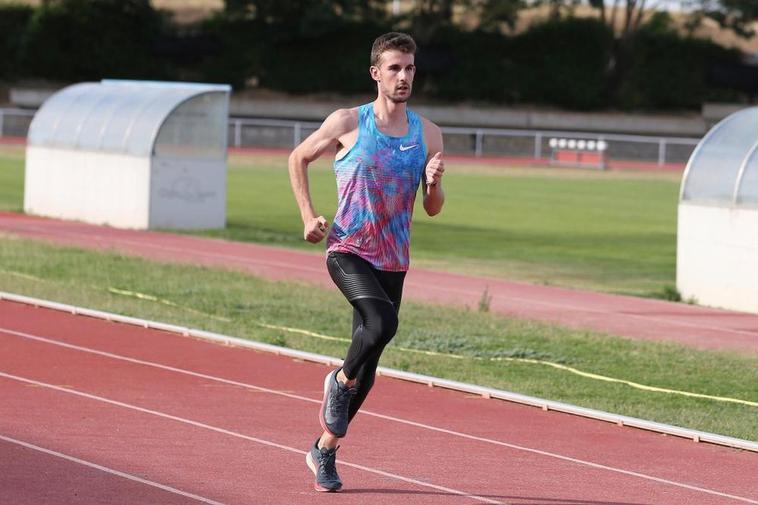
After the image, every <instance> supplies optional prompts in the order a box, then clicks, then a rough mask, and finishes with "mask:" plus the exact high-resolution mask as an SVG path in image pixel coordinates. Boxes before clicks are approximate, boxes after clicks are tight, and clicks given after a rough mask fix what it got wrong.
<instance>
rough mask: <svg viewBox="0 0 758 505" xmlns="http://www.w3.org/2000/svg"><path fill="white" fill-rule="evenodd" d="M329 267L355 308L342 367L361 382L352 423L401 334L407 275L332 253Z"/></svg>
mask: <svg viewBox="0 0 758 505" xmlns="http://www.w3.org/2000/svg"><path fill="white" fill-rule="evenodd" d="M326 266H327V269H328V270H329V275H331V277H332V280H333V281H334V283H335V284H336V285H337V287H338V288H339V289H340V291H342V294H343V295H345V298H347V301H348V302H350V305H352V306H353V339H352V343H351V344H350V347H349V348H348V350H347V356H346V357H345V363H344V364H343V366H342V369H343V371H344V372H345V375H346V376H347V378H348V379H350V380H352V379H357V381H358V394H357V395H356V396H354V397H353V399H352V400H351V401H350V420H352V419H353V417H354V416H355V414H356V413H357V412H358V409H360V407H361V405H362V404H363V401H364V400H365V399H366V396H368V393H369V391H370V390H371V386H373V385H374V376H375V374H376V368H377V366H378V365H379V357H380V356H381V355H382V351H383V350H384V346H386V345H387V344H388V343H389V341H390V340H392V337H394V336H395V332H396V331H397V322H398V321H397V314H398V311H399V310H400V299H401V298H402V294H403V281H404V280H405V272H387V271H383V270H377V269H376V268H374V267H373V266H372V265H371V264H370V263H369V262H367V261H366V260H364V259H363V258H361V257H359V256H356V255H354V254H348V253H336V252H332V253H329V255H328V256H327V259H326Z"/></svg>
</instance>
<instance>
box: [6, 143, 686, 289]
mask: <svg viewBox="0 0 758 505" xmlns="http://www.w3.org/2000/svg"><path fill="white" fill-rule="evenodd" d="M13 149H15V151H12V150H13ZM19 153H21V155H19ZM22 154H23V151H20V150H19V149H18V147H6V148H4V149H3V150H0V209H5V210H20V209H21V208H22V199H23V195H22V193H23V156H22ZM229 165H230V169H229V181H228V205H227V207H228V211H227V219H228V226H227V228H226V229H224V230H216V231H207V232H202V234H205V235H209V236H216V237H224V238H227V239H231V240H240V241H251V242H261V243H266V244H272V245H278V246H285V247H292V248H297V249H306V250H310V251H314V252H316V251H321V250H322V246H315V247H314V246H312V245H309V244H307V243H305V242H304V241H303V240H302V227H301V225H300V217H299V213H298V210H297V207H296V205H295V202H294V198H293V197H292V194H291V190H290V187H289V180H288V176H287V170H286V157H285V156H283V155H244V156H241V155H233V156H231V158H230V164H229ZM445 189H446V193H447V203H446V205H445V209H444V211H443V213H442V214H441V215H440V216H438V217H435V218H434V219H431V218H428V217H427V216H426V215H425V214H424V212H423V210H422V209H420V208H417V210H416V217H415V221H414V224H413V246H412V256H413V264H414V265H415V266H423V267H428V268H434V269H438V270H448V271H456V272H461V273H469V274H479V275H486V276H497V277H501V278H507V279H512V280H521V281H527V282H533V283H540V284H554V285H560V286H570V287H577V288H584V289H592V290H598V291H606V292H615V293H624V294H632V295H638V296H656V297H666V296H667V293H668V294H670V293H671V292H672V289H673V285H674V284H675V261H676V205H677V194H678V189H679V175H677V174H671V173H655V174H650V173H631V172H623V173H622V172H597V171H593V170H577V169H550V168H520V169H513V168H507V167H498V166H492V165H475V164H468V165H465V164H461V163H456V162H452V161H451V162H448V169H447V174H446V176H445ZM311 190H312V193H313V198H314V202H315V205H316V209H317V210H318V211H319V212H322V213H324V215H325V216H327V219H330V220H331V218H332V216H333V212H334V210H335V206H336V194H335V182H334V176H333V174H332V173H331V168H330V163H329V162H327V161H323V160H322V161H319V162H318V163H316V164H314V166H313V169H312V170H311Z"/></svg>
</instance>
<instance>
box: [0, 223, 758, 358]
mask: <svg viewBox="0 0 758 505" xmlns="http://www.w3.org/2000/svg"><path fill="white" fill-rule="evenodd" d="M3 232H5V233H10V234H13V235H16V236H20V237H25V238H30V239H37V240H45V241H49V242H54V243H57V244H64V245H75V246H79V247H87V248H94V249H101V250H116V251H119V252H121V253H125V254H132V255H139V256H144V257H148V258H152V259H158V260H161V261H172V262H182V263H188V264H201V265H207V266H223V267H227V268H234V269H237V270H240V271H244V272H248V273H252V274H254V275H259V276H262V277H266V278H269V279H275V280H278V279H297V280H303V281H307V282H313V283H316V284H320V285H322V286H326V287H329V288H331V289H334V284H333V283H332V281H331V280H330V279H329V276H328V274H327V272H326V267H325V265H324V259H323V253H320V251H322V248H318V247H314V253H306V252H300V251H294V250H290V249H282V248H276V247H268V246H262V245H257V244H248V243H240V242H230V241H225V240H217V239H207V238H200V237H193V236H187V235H174V234H170V233H158V232H151V231H134V230H119V229H115V228H108V227H103V226H94V225H89V224H84V223H78V222H72V221H62V220H54V219H44V218H39V217H32V216H27V215H23V214H14V213H7V212H5V213H4V212H0V233H3ZM315 251H319V252H315ZM485 289H486V290H487V292H488V293H489V295H490V296H491V303H490V309H491V310H492V311H493V312H499V313H502V314H507V315H510V316H515V317H519V318H525V319H533V320H540V321H548V322H552V323H557V324H561V325H564V326H569V327H572V328H579V329H590V330H595V331H603V332H608V333H611V334H615V335H622V336H626V337H631V338H637V339H644V340H655V341H660V340H668V341H673V342H678V343H681V344H685V345H689V346H693V347H697V348H701V349H720V350H733V351H740V352H750V353H758V314H747V313H742V312H734V311H728V310H719V309H711V308H707V307H697V306H691V305H686V304H683V303H672V302H665V301H662V300H651V299H644V298H637V297H631V296H619V295H609V294H604V293H596V292H590V291H581V290H576V289H566V288H556V287H550V286H538V285H531V284H524V283H517V282H509V281H505V280H499V279H488V278H484V277H473V276H464V275H456V274H451V273H444V272H435V271H431V270H424V269H420V268H411V270H410V272H409V274H408V277H407V280H406V283H405V290H404V296H405V297H406V298H413V299H416V300H421V301H426V302H434V303H444V304H454V305H467V306H469V307H476V306H477V304H478V302H479V300H480V299H481V296H482V293H483V292H484V290H485Z"/></svg>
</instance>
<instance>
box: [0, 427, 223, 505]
mask: <svg viewBox="0 0 758 505" xmlns="http://www.w3.org/2000/svg"><path fill="white" fill-rule="evenodd" d="M0 440H4V441H6V442H9V443H11V444H16V445H20V446H23V447H26V448H27V449H32V450H35V451H39V452H43V453H45V454H49V455H51V456H55V457H58V458H61V459H65V460H67V461H72V462H74V463H78V464H80V465H84V466H88V467H90V468H94V469H96V470H100V471H101V472H105V473H109V474H111V475H116V476H118V477H123V478H124V479H129V480H133V481H135V482H139V483H140V484H147V485H148V486H153V487H157V488H158V489H162V490H164V491H168V492H169V493H174V494H178V495H181V496H184V497H186V498H192V499H193V500H197V501H199V502H202V503H209V504H211V505H224V504H223V503H221V502H217V501H214V500H211V499H210V498H204V497H202V496H198V495H196V494H192V493H188V492H186V491H182V490H181V489H176V488H175V487H171V486H166V485H164V484H160V483H158V482H154V481H152V480H147V479H143V478H141V477H137V476H136V475H131V474H128V473H124V472H119V471H118V470H114V469H113V468H108V467H107V466H102V465H98V464H97V463H92V462H91V461H85V460H83V459H79V458H75V457H74V456H69V455H68V454H63V453H61V452H57V451H52V450H50V449H45V448H44V447H40V446H38V445H34V444H30V443H29V442H24V441H22V440H17V439H15V438H11V437H6V436H4V435H0Z"/></svg>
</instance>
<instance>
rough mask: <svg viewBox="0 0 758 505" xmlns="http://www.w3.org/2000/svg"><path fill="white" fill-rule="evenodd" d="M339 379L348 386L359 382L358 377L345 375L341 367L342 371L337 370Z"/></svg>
mask: <svg viewBox="0 0 758 505" xmlns="http://www.w3.org/2000/svg"><path fill="white" fill-rule="evenodd" d="M337 380H338V381H339V382H341V383H342V384H344V385H345V386H348V387H354V386H355V385H356V384H357V383H358V380H357V379H352V380H351V379H348V378H347V375H345V372H344V370H342V369H341V368H340V371H339V372H337Z"/></svg>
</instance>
